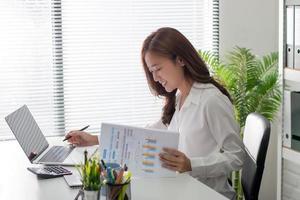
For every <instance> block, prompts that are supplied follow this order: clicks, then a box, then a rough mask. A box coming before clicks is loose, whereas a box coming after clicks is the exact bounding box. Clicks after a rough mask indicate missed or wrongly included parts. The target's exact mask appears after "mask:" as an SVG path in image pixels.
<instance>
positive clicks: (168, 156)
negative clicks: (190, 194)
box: [159, 148, 192, 173]
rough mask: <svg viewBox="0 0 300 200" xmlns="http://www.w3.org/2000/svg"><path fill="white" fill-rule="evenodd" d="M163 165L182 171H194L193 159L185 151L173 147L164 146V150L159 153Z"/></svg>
mask: <svg viewBox="0 0 300 200" xmlns="http://www.w3.org/2000/svg"><path fill="white" fill-rule="evenodd" d="M159 159H160V161H161V162H162V166H163V167H165V168H167V169H170V170H173V171H178V172H180V173H182V172H187V171H192V167H191V161H190V159H189V158H188V157H186V155H185V154H184V153H182V152H181V151H178V150H177V149H172V148H163V152H162V153H160V154H159Z"/></svg>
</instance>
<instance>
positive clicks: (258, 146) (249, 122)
mask: <svg viewBox="0 0 300 200" xmlns="http://www.w3.org/2000/svg"><path fill="white" fill-rule="evenodd" d="M270 130H271V128H270V122H269V121H268V120H267V119H266V118H265V117H263V116H262V115H260V114H258V113H250V114H249V115H248V116H247V119H246V124H245V130H244V139H243V141H244V144H245V149H246V152H247V155H246V159H245V162H244V166H243V169H242V177H241V178H242V187H243V191H244V196H245V200H257V199H258V194H259V188H260V184H261V179H262V175H263V171H264V166H265V159H266V154H267V149H268V144H269V138H270Z"/></svg>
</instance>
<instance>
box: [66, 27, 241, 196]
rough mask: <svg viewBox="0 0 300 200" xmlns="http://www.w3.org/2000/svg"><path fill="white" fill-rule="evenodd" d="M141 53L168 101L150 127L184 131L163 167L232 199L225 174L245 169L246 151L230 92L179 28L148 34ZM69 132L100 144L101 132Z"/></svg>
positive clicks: (156, 90) (82, 141)
mask: <svg viewBox="0 0 300 200" xmlns="http://www.w3.org/2000/svg"><path fill="white" fill-rule="evenodd" d="M141 55H142V63H143V67H144V71H145V74H146V77H147V80H148V85H149V87H150V89H151V91H152V93H153V94H154V95H156V96H162V97H164V99H165V105H164V107H163V113H162V117H161V119H160V120H159V121H158V122H156V123H154V124H153V125H151V126H150V127H152V128H162V129H168V130H170V131H176V132H179V134H180V136H179V148H178V150H176V149H170V148H164V149H163V150H164V152H162V153H160V160H161V162H162V166H163V167H165V168H168V169H170V170H174V171H178V172H188V173H190V175H191V176H193V177H195V178H196V179H198V180H199V181H201V182H203V183H205V184H206V185H208V186H210V187H211V188H213V189H215V190H216V191H218V192H220V193H221V194H223V195H225V196H227V197H228V198H230V199H233V198H234V197H235V193H234V191H233V190H232V188H231V187H230V185H229V184H228V182H227V177H228V175H229V174H230V172H232V171H234V170H239V169H240V168H241V167H242V165H243V160H244V157H245V151H244V146H243V143H242V141H241V139H240V137H239V127H238V125H237V123H236V121H235V119H234V112H233V106H232V103H231V98H230V95H229V93H228V92H227V91H226V89H225V88H224V87H222V86H221V85H220V84H219V83H217V82H216V81H215V80H214V79H213V78H212V77H211V76H210V74H209V71H208V68H207V66H206V65H205V63H204V62H203V61H202V59H201V58H200V57H199V55H198V53H197V51H196V50H195V48H194V47H193V46H192V44H191V43H190V42H189V41H188V40H187V39H186V38H185V37H184V36H183V35H182V34H181V33H180V32H179V31H177V30H176V29H173V28H160V29H158V30H157V31H156V32H154V33H152V34H151V35H149V36H148V37H147V38H146V40H145V41H144V44H143V48H142V54H141ZM69 135H72V138H71V139H70V140H69V141H70V142H71V143H75V144H77V145H81V146H84V145H92V144H98V138H97V136H92V135H89V134H87V133H85V132H79V131H72V132H70V133H69ZM73 136H74V137H73Z"/></svg>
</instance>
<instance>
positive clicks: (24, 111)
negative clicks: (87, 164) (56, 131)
mask: <svg viewBox="0 0 300 200" xmlns="http://www.w3.org/2000/svg"><path fill="white" fill-rule="evenodd" d="M5 120H6V122H7V124H8V126H9V127H10V129H11V131H12V132H13V134H14V135H15V137H16V139H17V141H18V143H19V144H20V146H21V148H22V149H23V151H24V152H25V154H26V156H27V158H28V159H29V161H30V162H31V163H38V164H47V165H77V164H80V163H83V161H84V156H83V152H84V150H85V149H86V150H87V151H88V152H89V155H91V154H93V153H94V151H95V149H96V148H97V147H96V146H92V147H88V148H86V147H80V148H79V147H76V148H75V147H73V146H71V145H66V146H52V145H50V144H49V143H48V141H47V139H46V137H45V136H44V134H43V133H42V131H41V129H40V127H39V126H38V124H37V123H36V121H35V119H34V118H33V116H32V114H31V112H30V111H29V109H28V107H27V106H26V105H24V106H22V107H20V108H19V109H17V110H16V111H14V112H13V113H11V114H9V115H8V116H6V117H5Z"/></svg>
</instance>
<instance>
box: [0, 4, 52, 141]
mask: <svg viewBox="0 0 300 200" xmlns="http://www.w3.org/2000/svg"><path fill="white" fill-rule="evenodd" d="M0 27H1V31H0V44H1V45H0V75H1V77H0V138H2V139H3V138H14V137H13V135H12V132H11V131H10V129H9V127H8V126H7V124H6V122H5V119H4V117H5V116H6V115H8V114H9V113H11V112H13V111H14V110H16V109H17V108H18V107H20V106H22V105H23V104H27V105H28V107H29V109H30V110H31V112H32V114H33V115H34V117H35V119H36V121H37V122H38V124H39V125H40V127H41V129H42V130H43V131H44V133H45V134H51V133H53V130H54V115H55V113H54V110H53V92H54V88H53V82H54V77H53V75H54V74H53V70H52V39H51V38H52V25H51V4H50V3H49V1H48V0H39V1H35V0H27V1H23V0H0Z"/></svg>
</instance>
